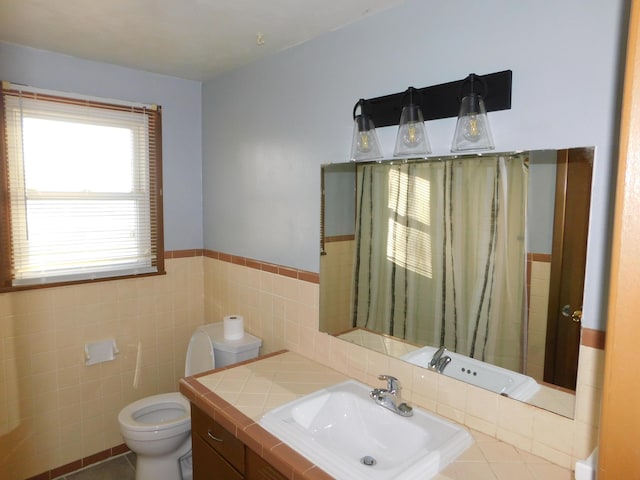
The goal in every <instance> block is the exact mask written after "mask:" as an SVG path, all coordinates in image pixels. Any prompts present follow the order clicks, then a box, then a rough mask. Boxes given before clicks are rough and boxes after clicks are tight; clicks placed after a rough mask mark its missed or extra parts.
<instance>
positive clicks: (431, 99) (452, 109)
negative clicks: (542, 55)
mask: <svg viewBox="0 0 640 480" xmlns="http://www.w3.org/2000/svg"><path fill="white" fill-rule="evenodd" d="M511 79H512V72H511V70H504V71H502V72H495V73H489V74H486V75H476V74H473V73H472V74H470V75H468V76H467V77H466V78H463V79H462V80H456V81H453V82H448V83H442V84H439V85H432V86H429V87H424V88H415V89H411V88H410V89H409V90H406V91H404V92H400V93H394V94H391V95H385V96H382V97H376V98H369V99H360V100H359V101H358V102H357V103H356V105H355V107H354V109H353V112H354V114H353V117H354V120H355V127H354V136H353V143H352V148H351V159H352V160H355V161H366V160H380V159H382V153H381V150H380V144H379V143H378V140H377V137H376V135H375V130H374V127H373V125H375V126H376V127H377V128H380V127H388V126H392V125H398V126H399V129H398V134H399V135H398V138H397V139H396V148H395V150H394V157H396V158H397V157H412V156H418V157H419V156H423V155H425V154H428V153H431V152H430V150H431V149H430V145H429V140H428V138H427V136H426V128H424V123H423V122H417V121H414V120H411V119H415V118H416V117H417V114H416V111H415V110H414V109H409V110H408V111H407V113H406V115H405V114H404V113H403V112H404V111H405V108H406V107H407V106H409V105H410V104H412V103H413V104H414V105H415V106H416V107H417V108H418V109H419V110H420V111H421V113H422V116H423V120H425V121H429V120H438V119H442V118H452V117H458V118H459V120H458V125H460V124H462V125H463V126H464V127H465V128H462V129H461V130H460V132H461V133H460V136H461V138H462V139H464V140H460V141H456V140H455V139H456V138H457V136H458V128H456V135H455V136H454V142H453V144H452V147H451V149H452V151H454V152H459V151H473V150H476V151H479V150H488V149H492V148H495V146H494V143H493V139H492V136H491V131H490V128H489V122H488V119H487V112H495V111H499V110H509V109H511ZM408 97H411V98H410V101H409V104H407V98H408ZM461 99H462V100H461ZM358 107H360V115H358V116H356V115H355V112H356V110H357V109H358ZM472 120H473V121H472ZM474 122H475V123H474ZM420 123H422V125H423V128H424V132H425V137H424V138H425V143H426V150H425V151H421V152H417V151H409V152H407V153H404V152H401V151H400V150H399V148H398V141H399V139H400V138H401V137H400V131H401V130H402V128H403V126H407V127H409V126H410V125H413V126H417V125H419V124H420ZM405 130H406V131H407V133H408V134H409V137H408V138H414V140H413V142H414V141H415V139H416V138H417V137H411V135H412V134H413V133H415V132H413V133H412V132H411V130H410V129H409V130H408V129H406V128H405ZM365 132H367V134H366V135H365V136H363V134H364V133H365ZM465 135H466V136H465ZM372 141H373V142H374V143H372ZM367 142H368V143H367ZM410 143H411V142H410ZM418 143H419V142H418ZM365 150H367V151H366V152H365Z"/></svg>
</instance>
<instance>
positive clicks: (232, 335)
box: [224, 315, 244, 340]
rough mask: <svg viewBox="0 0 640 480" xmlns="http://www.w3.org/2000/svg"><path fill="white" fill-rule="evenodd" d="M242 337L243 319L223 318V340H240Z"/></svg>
mask: <svg viewBox="0 0 640 480" xmlns="http://www.w3.org/2000/svg"><path fill="white" fill-rule="evenodd" d="M242 337H244V318H243V317H242V316H241V315H228V316H226V317H224V338H225V340H240V339H241V338H242Z"/></svg>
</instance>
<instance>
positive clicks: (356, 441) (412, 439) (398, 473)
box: [260, 380, 473, 480]
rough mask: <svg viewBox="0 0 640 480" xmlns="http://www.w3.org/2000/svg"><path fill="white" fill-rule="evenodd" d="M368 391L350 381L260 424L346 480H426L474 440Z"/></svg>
mask: <svg viewBox="0 0 640 480" xmlns="http://www.w3.org/2000/svg"><path fill="white" fill-rule="evenodd" d="M370 391H371V387H369V386H367V385H364V384H362V383H359V382H356V381H354V380H348V381H346V382H343V383H339V384H337V385H334V386H331V387H329V388H325V389H323V390H319V391H317V392H314V393H312V394H309V395H306V396H304V397H301V398H299V399H297V400H294V401H292V402H289V403H287V404H285V405H282V406H280V407H278V408H276V409H274V410H271V411H269V412H267V413H266V414H265V415H264V416H263V417H262V419H261V420H260V425H261V426H262V427H263V428H265V429H266V430H267V431H269V432H271V433H272V434H273V435H275V436H276V437H278V438H279V439H280V440H282V441H283V442H285V443H286V444H288V445H289V446H290V447H292V448H293V449H294V450H296V451H298V452H299V453H300V454H301V455H303V456H305V457H306V458H307V459H309V460H310V461H311V462H313V463H315V464H316V465H318V466H319V467H320V468H322V469H323V470H324V471H325V472H327V473H328V474H330V475H332V476H333V477H335V478H337V479H345V480H383V479H389V480H392V479H393V480H412V479H421V480H423V479H428V478H431V477H432V476H434V475H435V474H437V473H438V472H439V471H440V470H442V469H443V468H444V467H446V466H447V465H448V464H449V463H451V462H452V461H453V460H454V459H455V458H456V457H458V456H459V455H460V454H461V453H462V452H464V451H465V450H466V449H467V448H468V447H469V446H470V445H471V444H472V443H473V440H472V437H471V435H470V434H469V432H467V431H466V430H465V429H464V428H462V427H461V426H459V425H456V424H454V423H452V422H449V421H446V420H443V419H441V418H439V417H437V416H435V415H433V414H430V413H427V412H425V411H423V410H420V409H418V408H414V409H413V412H414V413H413V416H411V417H402V416H400V415H397V414H395V413H393V412H391V411H389V410H387V409H385V408H383V407H381V406H379V405H377V404H376V403H375V402H374V401H373V400H372V399H371V398H370V397H369V392H370Z"/></svg>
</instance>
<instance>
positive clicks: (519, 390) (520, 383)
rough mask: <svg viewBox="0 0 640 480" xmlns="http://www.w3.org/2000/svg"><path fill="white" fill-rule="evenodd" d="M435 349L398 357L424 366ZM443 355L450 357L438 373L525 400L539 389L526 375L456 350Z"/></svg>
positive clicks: (425, 349) (428, 348) (536, 383)
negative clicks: (442, 369) (448, 361)
mask: <svg viewBox="0 0 640 480" xmlns="http://www.w3.org/2000/svg"><path fill="white" fill-rule="evenodd" d="M437 350H438V349H437V348H435V347H423V348H420V349H419V350H415V351H413V352H410V353H407V354H405V355H403V356H402V357H400V358H401V359H402V360H405V361H407V362H409V363H413V364H414V365H419V366H421V367H425V368H426V367H427V365H428V364H429V361H430V360H431V359H432V358H433V354H434V353H436V351H437ZM445 355H448V356H449V357H451V363H449V365H447V366H446V367H445V369H444V371H443V372H442V373H443V374H444V375H446V376H448V377H451V378H455V379H457V380H462V381H464V382H467V383H470V384H472V385H475V386H476V387H481V388H485V389H487V390H491V391H492V392H495V393H499V394H501V395H505V396H508V397H510V398H514V399H516V400H521V401H527V400H528V399H530V398H531V397H532V396H533V395H534V394H535V393H536V392H537V391H538V390H539V389H540V385H538V382H536V381H535V380H534V379H533V378H531V377H529V376H527V375H523V374H521V373H517V372H513V371H511V370H507V369H506V368H502V367H496V366H495V365H491V364H490V363H485V362H483V361H481V360H476V359H475V358H470V357H467V356H465V355H461V354H459V353H454V352H450V351H446V352H445V353H444V354H443V356H445Z"/></svg>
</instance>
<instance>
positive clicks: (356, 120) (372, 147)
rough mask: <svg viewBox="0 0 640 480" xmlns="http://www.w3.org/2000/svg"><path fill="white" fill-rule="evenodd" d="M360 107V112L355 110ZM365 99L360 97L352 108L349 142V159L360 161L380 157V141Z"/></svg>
mask: <svg viewBox="0 0 640 480" xmlns="http://www.w3.org/2000/svg"><path fill="white" fill-rule="evenodd" d="M358 107H360V113H359V114H358V115H356V110H357V109H358ZM367 107H368V105H367V101H366V100H364V99H360V100H359V101H358V103H357V104H356V106H355V107H354V108H353V140H352V142H351V160H352V161H354V162H361V161H365V160H378V159H380V158H382V153H381V149H380V142H379V141H378V135H376V128H375V126H374V124H373V120H372V119H371V115H370V114H369V112H368V110H367Z"/></svg>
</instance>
